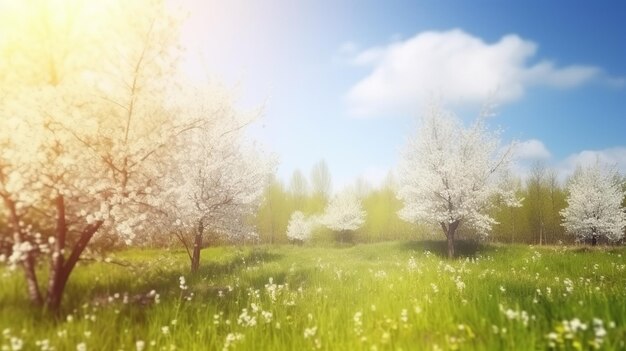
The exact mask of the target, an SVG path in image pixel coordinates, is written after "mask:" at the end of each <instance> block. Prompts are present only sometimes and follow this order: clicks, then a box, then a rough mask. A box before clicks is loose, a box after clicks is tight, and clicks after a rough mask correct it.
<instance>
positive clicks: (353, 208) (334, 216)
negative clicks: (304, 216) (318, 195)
mask: <svg viewBox="0 0 626 351" xmlns="http://www.w3.org/2000/svg"><path fill="white" fill-rule="evenodd" d="M365 215H366V213H365V211H364V210H363V207H362V205H361V199H359V198H358V197H357V196H356V195H355V194H354V193H352V192H350V191H345V192H343V193H340V194H338V195H336V196H335V197H333V199H332V200H331V201H330V203H329V204H328V206H327V207H326V210H325V211H324V214H323V216H322V218H321V223H322V224H323V225H324V226H326V227H327V228H328V229H330V230H332V231H334V232H337V233H339V236H340V240H341V242H343V241H344V239H346V236H348V234H349V233H350V232H354V231H355V230H358V229H359V228H361V226H362V225H363V223H364V222H365Z"/></svg>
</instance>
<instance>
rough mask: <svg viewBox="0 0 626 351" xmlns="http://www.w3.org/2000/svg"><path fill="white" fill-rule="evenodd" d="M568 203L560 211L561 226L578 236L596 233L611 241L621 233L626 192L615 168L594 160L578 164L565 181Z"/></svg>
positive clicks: (594, 236)
mask: <svg viewBox="0 0 626 351" xmlns="http://www.w3.org/2000/svg"><path fill="white" fill-rule="evenodd" d="M568 190H569V195H568V197H567V207H566V208H565V209H564V210H563V211H561V214H562V216H563V219H564V221H563V226H564V227H565V228H566V229H567V232H568V233H570V234H573V235H575V236H576V237H577V238H578V239H579V240H586V239H591V240H592V242H593V244H594V245H595V243H596V240H597V239H598V238H599V237H605V238H607V239H608V240H609V241H611V242H615V241H618V240H620V239H622V238H623V237H624V227H625V226H626V213H625V212H624V209H623V208H622V201H623V199H624V196H625V195H626V193H625V192H624V189H623V187H622V183H621V179H620V177H619V174H618V173H617V171H616V170H615V169H613V168H607V167H606V166H603V165H602V164H600V162H599V161H598V162H596V163H595V165H593V166H590V167H584V168H579V169H577V170H576V173H575V174H574V175H573V176H572V179H570V181H569V184H568Z"/></svg>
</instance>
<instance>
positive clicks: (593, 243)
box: [591, 234, 598, 246]
mask: <svg viewBox="0 0 626 351" xmlns="http://www.w3.org/2000/svg"><path fill="white" fill-rule="evenodd" d="M597 244H598V236H597V235H595V234H594V235H592V236H591V246H596V245H597Z"/></svg>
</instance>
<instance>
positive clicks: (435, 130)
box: [398, 105, 517, 256]
mask: <svg viewBox="0 0 626 351" xmlns="http://www.w3.org/2000/svg"><path fill="white" fill-rule="evenodd" d="M420 122H421V125H420V127H419V129H418V131H417V134H416V135H415V136H414V137H413V138H412V139H410V140H409V143H408V145H407V147H406V149H405V150H404V152H403V153H402V161H401V164H400V171H399V174H400V180H399V188H398V197H399V198H400V199H402V201H403V202H404V205H405V206H404V208H403V209H402V210H401V211H400V213H399V214H400V216H401V218H403V219H405V220H407V221H410V222H417V221H425V222H427V223H432V224H434V225H440V226H441V228H442V229H443V231H444V234H445V235H446V237H447V238H448V242H449V244H450V256H452V255H453V254H454V247H453V242H454V234H455V232H456V229H457V228H458V227H459V225H461V224H464V225H466V226H469V227H470V228H472V229H475V230H476V231H478V232H479V233H480V234H483V235H486V234H487V233H488V232H489V231H490V230H491V227H492V226H493V225H494V224H495V223H496V222H495V220H494V219H493V218H492V217H491V216H490V215H489V213H488V210H489V208H490V207H491V206H492V204H493V198H494V196H499V197H501V198H502V199H503V200H504V202H505V203H506V204H507V205H510V206H515V205H517V200H516V199H515V194H514V193H513V191H511V189H509V188H507V187H506V186H505V184H506V183H505V182H504V180H506V178H507V176H508V172H509V169H508V168H509V165H510V163H511V161H512V146H509V147H505V148H504V149H502V148H501V147H500V141H499V138H498V135H497V133H494V132H491V131H489V130H488V129H487V127H486V126H485V121H484V118H479V119H478V120H477V121H476V122H474V124H472V125H471V126H470V127H469V128H464V127H463V125H462V123H461V122H460V121H459V120H458V119H457V118H456V117H455V116H454V115H453V114H452V113H450V112H448V111H445V110H443V109H442V108H441V107H439V106H437V105H433V106H431V107H430V108H429V110H428V111H427V113H426V115H425V116H424V117H423V118H422V119H421V121H420Z"/></svg>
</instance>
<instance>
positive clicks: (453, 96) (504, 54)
mask: <svg viewBox="0 0 626 351" xmlns="http://www.w3.org/2000/svg"><path fill="white" fill-rule="evenodd" d="M536 53H537V45H536V44H535V43H533V42H532V41H529V40H525V39H523V38H521V37H519V36H517V35H506V36H504V37H502V38H501V39H500V40H499V41H497V42H495V43H486V42H485V41H483V40H482V39H481V38H478V37H475V36H472V35H471V34H468V33H466V32H464V31H462V30H460V29H453V30H449V31H443V32H439V31H428V32H422V33H419V34H417V35H415V36H413V37H411V38H408V39H406V40H404V41H396V42H393V43H391V44H388V45H387V46H378V47H373V48H370V49H366V50H363V51H361V52H358V53H355V54H354V55H353V56H352V57H351V60H350V62H351V63H352V64H354V65H357V66H365V67H371V72H370V73H369V74H368V75H367V76H366V77H365V78H363V79H362V80H361V81H359V82H357V83H356V84H355V85H354V86H353V87H352V88H351V89H350V90H349V92H348V93H347V96H346V99H347V102H348V105H349V108H350V111H351V112H352V113H354V114H357V115H377V114H381V113H385V112H403V113H406V112H415V111H416V109H418V108H419V106H421V105H422V104H423V103H424V102H425V101H427V100H428V99H432V98H433V96H435V97H440V99H443V100H444V101H443V102H445V103H449V104H454V105H468V104H469V105H475V104H484V103H486V102H487V101H488V100H490V99H492V98H495V99H496V100H497V102H499V103H506V102H510V101H514V100H517V99H519V98H521V97H522V96H523V95H524V92H525V91H526V89H528V87H530V86H533V85H544V86H550V87H555V88H561V89H566V88H573V87H576V86H579V85H582V84H584V83H586V82H588V81H590V80H592V79H594V78H597V77H598V76H600V75H601V74H602V70H601V69H600V68H598V67H595V66H582V65H572V66H565V67H558V66H556V65H555V64H554V63H553V62H551V61H547V60H542V61H539V62H538V63H530V62H529V61H530V60H531V59H532V58H534V57H535V55H536Z"/></svg>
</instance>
